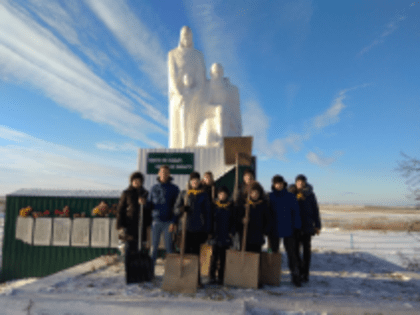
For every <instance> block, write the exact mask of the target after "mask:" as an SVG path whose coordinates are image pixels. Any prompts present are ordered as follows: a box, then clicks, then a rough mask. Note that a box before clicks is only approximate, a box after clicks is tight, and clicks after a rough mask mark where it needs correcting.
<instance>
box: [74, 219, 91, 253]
mask: <svg viewBox="0 0 420 315" xmlns="http://www.w3.org/2000/svg"><path fill="white" fill-rule="evenodd" d="M89 236H90V219H89V218H74V219H73V224H72V229H71V246H77V247H89Z"/></svg>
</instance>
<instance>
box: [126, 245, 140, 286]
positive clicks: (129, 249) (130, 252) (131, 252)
mask: <svg viewBox="0 0 420 315" xmlns="http://www.w3.org/2000/svg"><path fill="white" fill-rule="evenodd" d="M137 252H138V241H137V240H136V241H128V242H126V243H125V281H126V283H132V282H133V278H134V277H135V275H134V274H133V271H134V270H133V268H132V267H131V263H132V260H133V258H134V256H135V254H137Z"/></svg>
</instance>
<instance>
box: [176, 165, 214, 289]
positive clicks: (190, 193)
mask: <svg viewBox="0 0 420 315" xmlns="http://www.w3.org/2000/svg"><path fill="white" fill-rule="evenodd" d="M185 201H186V202H185ZM184 212H186V213H187V226H186V229H187V233H186V242H185V253H187V254H195V255H200V247H201V244H203V243H205V242H206V241H207V239H208V235H209V233H210V232H211V225H212V222H211V203H210V199H209V196H208V194H207V193H206V192H205V190H204V189H203V186H202V184H201V182H200V174H199V173H198V172H192V173H191V174H190V178H189V181H188V190H183V191H182V192H181V193H180V194H179V196H178V199H177V201H176V203H175V215H176V216H177V218H179V217H180V216H181V215H182V214H183V213H184ZM199 285H201V279H200V277H199Z"/></svg>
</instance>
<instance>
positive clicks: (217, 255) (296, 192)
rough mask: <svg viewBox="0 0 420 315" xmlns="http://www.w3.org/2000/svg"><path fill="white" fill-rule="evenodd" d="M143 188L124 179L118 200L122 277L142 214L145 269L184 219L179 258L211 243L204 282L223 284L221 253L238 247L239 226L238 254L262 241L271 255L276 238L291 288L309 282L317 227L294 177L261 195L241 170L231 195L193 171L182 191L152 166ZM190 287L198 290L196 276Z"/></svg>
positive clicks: (302, 181)
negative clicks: (153, 177) (153, 178)
mask: <svg viewBox="0 0 420 315" xmlns="http://www.w3.org/2000/svg"><path fill="white" fill-rule="evenodd" d="M143 181H144V178H143V175H142V174H141V173H139V172H135V173H133V174H132V175H131V177H130V186H129V187H128V188H127V189H126V190H125V191H124V192H123V193H122V195H121V198H120V201H119V204H118V209H117V229H118V230H119V235H120V238H121V239H123V240H125V241H126V244H127V245H126V258H125V259H126V260H125V263H126V270H127V266H128V264H129V262H130V259H132V257H133V255H134V254H135V253H136V252H137V251H138V236H139V235H138V233H139V232H138V231H139V228H138V227H139V226H138V222H139V220H138V219H139V213H140V207H142V209H143V213H144V220H143V229H142V230H143V233H144V234H143V238H142V239H143V240H145V239H146V227H148V226H151V229H152V246H151V257H152V260H153V263H155V262H156V259H157V253H158V246H159V241H160V238H161V234H162V233H163V234H164V240H165V249H166V252H167V253H172V252H173V246H174V244H173V237H172V235H173V233H175V232H176V231H177V227H178V224H179V221H180V220H179V219H180V217H181V216H182V215H183V214H184V213H186V217H187V221H186V244H185V252H186V253H190V254H196V255H199V254H200V247H201V245H202V244H204V243H206V242H208V243H210V244H212V247H213V248H212V258H211V265H210V283H214V284H222V283H223V279H224V269H225V261H226V250H227V249H229V248H231V247H232V246H234V245H236V246H237V247H238V246H240V245H239V244H240V243H241V242H240V240H241V239H242V237H243V235H242V233H243V226H244V224H247V225H248V228H247V231H248V232H247V237H246V245H245V250H246V251H250V252H255V253H260V252H261V250H262V246H263V245H264V244H265V240H266V239H268V250H269V251H272V252H278V251H279V247H280V241H281V240H282V239H283V244H284V248H285V250H286V252H287V257H288V265H289V269H290V272H291V275H292V283H293V284H294V285H295V286H298V287H299V286H301V283H302V282H307V281H308V280H309V267H310V260H311V238H312V236H314V235H315V234H319V233H320V229H321V221H320V216H319V208H318V204H317V200H316V197H315V194H314V192H313V188H312V186H311V185H309V184H308V183H307V179H306V177H305V176H304V175H298V176H297V177H296V180H295V184H292V185H290V186H288V184H287V182H286V181H285V180H284V178H283V177H282V176H280V175H275V176H274V177H273V178H272V187H271V189H272V191H271V192H270V193H268V194H266V193H265V192H264V189H263V187H262V186H261V184H260V183H258V182H257V181H256V180H255V174H254V172H253V171H252V170H251V169H247V170H245V172H244V174H243V182H242V183H241V184H240V185H239V187H236V189H235V191H234V192H233V193H232V194H231V192H230V191H229V190H228V188H226V187H225V186H222V187H218V188H217V189H216V188H215V183H214V179H213V175H212V173H211V172H206V173H205V174H204V176H203V179H201V178H200V174H199V173H198V172H192V173H191V174H190V176H189V181H188V187H187V189H186V190H183V191H180V189H179V188H178V187H177V186H176V185H175V184H173V183H172V177H171V175H170V170H169V167H167V166H161V167H160V169H159V172H158V178H157V183H156V184H155V185H154V186H153V187H152V188H151V190H150V193H148V192H147V191H146V190H145V189H144V188H143ZM247 207H249V215H248V216H247V215H246V208H247ZM235 240H236V242H235ZM237 249H240V248H237ZM198 285H199V286H201V280H200V277H199V284H198Z"/></svg>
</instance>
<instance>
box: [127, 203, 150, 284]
mask: <svg viewBox="0 0 420 315" xmlns="http://www.w3.org/2000/svg"><path fill="white" fill-rule="evenodd" d="M143 208H144V207H143V205H140V215H139V230H138V231H139V236H138V237H139V238H138V251H137V252H136V253H134V254H133V253H126V255H130V256H131V257H130V258H129V263H128V266H127V268H128V269H127V284H129V283H140V282H145V281H151V280H152V279H153V277H154V270H153V260H152V258H151V257H150V256H149V254H148V253H147V251H145V250H144V249H143V218H144V213H143V212H144V211H143V210H144V209H143Z"/></svg>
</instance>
